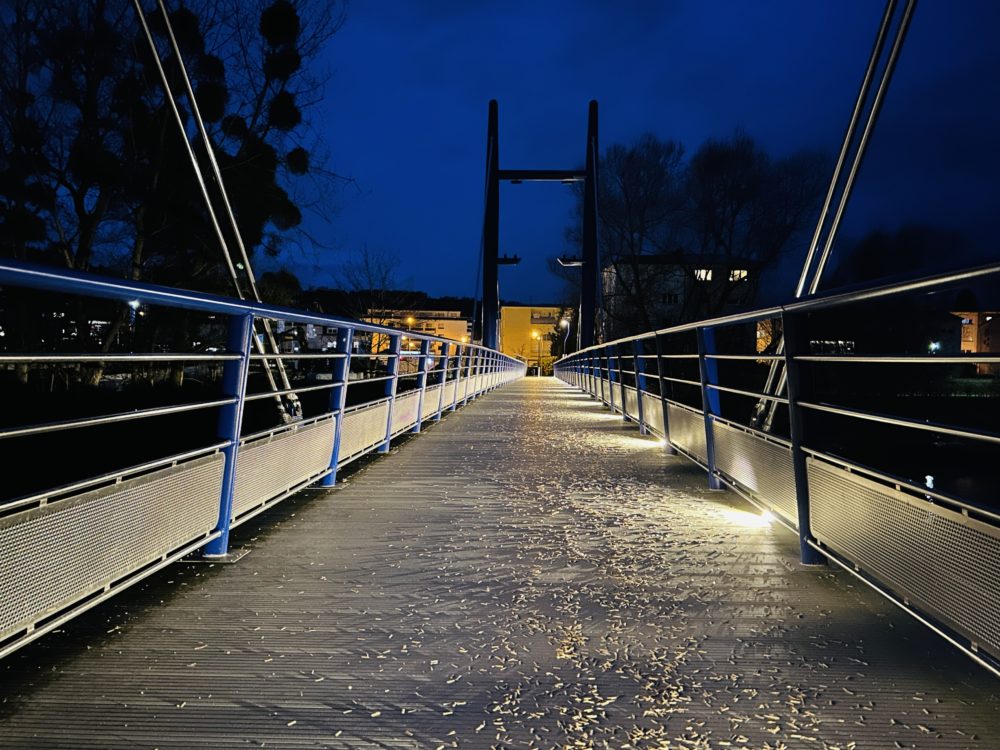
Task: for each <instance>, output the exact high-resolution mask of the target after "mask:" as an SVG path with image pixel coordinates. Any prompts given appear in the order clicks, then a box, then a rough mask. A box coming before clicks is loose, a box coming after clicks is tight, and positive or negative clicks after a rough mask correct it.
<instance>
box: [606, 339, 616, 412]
mask: <svg viewBox="0 0 1000 750" xmlns="http://www.w3.org/2000/svg"><path fill="white" fill-rule="evenodd" d="M604 364H605V365H607V368H608V405H609V406H610V407H611V413H612V414H614V413H615V368H613V367H612V366H611V346H610V345H608V346H605V347H604Z"/></svg>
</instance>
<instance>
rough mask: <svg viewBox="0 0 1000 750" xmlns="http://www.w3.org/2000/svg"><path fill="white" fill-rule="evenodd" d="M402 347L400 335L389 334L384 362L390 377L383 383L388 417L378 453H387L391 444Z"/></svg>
mask: <svg viewBox="0 0 1000 750" xmlns="http://www.w3.org/2000/svg"><path fill="white" fill-rule="evenodd" d="M402 345H403V336H402V334H399V333H393V334H389V358H388V360H387V361H386V370H387V372H386V374H387V375H390V376H391V377H390V378H389V379H388V380H386V381H385V395H386V396H388V397H389V415H388V417H387V418H386V420H385V442H383V443H382V444H381V445H380V446H379V447H378V452H379V453H388V452H389V443H390V442H392V413H393V411H395V406H396V386H397V385H398V384H399V360H400V359H401V357H400V352H401V351H402Z"/></svg>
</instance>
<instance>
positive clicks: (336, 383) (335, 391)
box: [320, 326, 354, 487]
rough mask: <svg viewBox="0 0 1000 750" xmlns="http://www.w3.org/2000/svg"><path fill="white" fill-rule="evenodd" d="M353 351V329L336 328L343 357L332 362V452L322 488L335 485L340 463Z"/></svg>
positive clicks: (339, 349)
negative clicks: (328, 469) (341, 439)
mask: <svg viewBox="0 0 1000 750" xmlns="http://www.w3.org/2000/svg"><path fill="white" fill-rule="evenodd" d="M353 350H354V329H353V328H351V327H349V326H337V348H336V353H337V354H341V355H343V356H341V357H338V358H337V359H335V360H333V388H331V389H330V411H332V412H334V413H335V415H336V416H335V417H334V423H333V452H332V453H331V454H330V473H329V474H327V475H326V476H325V477H323V480H322V481H321V482H320V486H322V487H333V486H334V485H335V484H336V483H337V464H338V463H339V462H340V436H341V433H342V430H343V426H344V407H345V406H346V404H347V387H348V380H350V377H351V352H352V351H353Z"/></svg>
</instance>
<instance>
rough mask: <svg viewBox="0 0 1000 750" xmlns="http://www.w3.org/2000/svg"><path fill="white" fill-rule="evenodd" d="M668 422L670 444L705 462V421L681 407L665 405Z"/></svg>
mask: <svg viewBox="0 0 1000 750" xmlns="http://www.w3.org/2000/svg"><path fill="white" fill-rule="evenodd" d="M667 420H668V421H669V422H670V442H671V443H673V444H674V445H676V446H677V447H678V448H681V449H683V450H685V451H687V452H688V453H690V454H691V455H692V456H694V457H695V458H697V459H699V460H701V461H707V460H708V459H707V455H708V451H707V449H706V448H705V420H704V418H703V417H702V416H701V414H695V413H694V412H693V411H690V410H689V409H685V408H684V407H683V406H677V405H676V404H667Z"/></svg>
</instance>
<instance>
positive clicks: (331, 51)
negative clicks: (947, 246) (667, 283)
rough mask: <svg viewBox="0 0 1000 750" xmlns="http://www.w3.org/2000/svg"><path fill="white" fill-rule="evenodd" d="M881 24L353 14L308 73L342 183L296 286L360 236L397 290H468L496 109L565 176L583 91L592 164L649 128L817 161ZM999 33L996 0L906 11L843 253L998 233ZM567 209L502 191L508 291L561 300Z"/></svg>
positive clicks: (356, 8) (691, 144)
mask: <svg viewBox="0 0 1000 750" xmlns="http://www.w3.org/2000/svg"><path fill="white" fill-rule="evenodd" d="M881 12H882V3H881V2H879V1H878V0H837V1H836V2H833V1H832V0H831V1H829V2H819V1H816V2H801V1H800V0H794V1H791V0H788V1H784V0H783V1H778V0H770V1H765V0H755V1H754V2H749V1H748V2H731V1H730V2H723V1H717V2H699V1H698V0H679V1H676V2H622V3H617V2H616V3H608V2H596V1H591V2H585V1H584V0H576V1H575V2H571V1H569V0H567V1H564V2H544V3H539V2H532V1H527V0H508V1H507V2H503V3H489V4H487V3H484V2H459V1H456V0H448V1H446V0H438V1H437V2H412V1H408V0H380V1H379V2H373V1H372V0H367V1H366V0H355V2H353V3H352V5H351V6H350V8H349V15H348V19H347V23H346V25H345V26H344V28H343V29H342V30H341V31H340V32H339V33H338V34H337V35H336V36H335V37H334V38H333V40H332V41H331V43H330V46H329V48H328V50H327V51H326V53H325V54H324V56H323V58H322V59H321V60H320V61H319V67H320V69H321V72H322V71H326V72H328V74H329V80H328V83H327V86H326V89H325V92H324V99H323V101H322V103H321V104H320V105H319V108H318V110H317V111H315V112H314V113H313V116H314V121H315V122H316V124H317V126H318V127H319V128H321V129H323V131H324V139H325V141H326V144H327V147H328V148H329V151H330V161H329V165H328V166H329V167H330V168H331V169H333V170H334V171H336V172H338V173H340V174H342V175H346V176H349V177H352V178H354V180H355V181H356V187H355V186H346V187H344V188H342V189H341V190H340V191H339V193H338V194H337V196H336V206H335V207H334V210H333V211H332V212H331V214H330V216H329V217H328V219H327V220H325V221H324V220H321V219H319V218H318V217H309V218H308V219H307V228H308V230H309V231H310V232H311V233H312V234H314V235H315V236H316V237H318V238H320V239H321V240H322V241H323V242H324V243H326V244H329V245H331V246H332V247H333V248H334V249H333V250H316V251H311V252H310V251H301V252H296V253H295V254H294V255H289V256H287V257H286V258H284V259H283V260H284V262H285V263H287V264H288V265H289V266H291V267H293V268H294V269H295V270H296V271H297V272H298V273H299V275H300V276H301V277H302V278H303V281H304V282H305V283H306V284H307V285H310V286H311V285H336V284H337V281H338V280H337V271H336V269H337V264H338V263H339V262H342V261H343V259H344V258H346V257H347V255H348V254H349V252H350V250H351V249H353V248H356V247H358V246H360V245H363V244H367V245H368V246H370V247H373V248H380V249H383V250H388V251H391V252H396V253H398V254H399V256H400V258H401V260H402V264H401V268H400V272H399V277H400V281H401V282H403V283H404V284H405V285H406V286H409V287H412V288H418V289H423V290H426V291H428V292H430V293H433V294H460V295H467V294H472V293H473V292H474V290H475V289H474V287H475V277H476V269H477V261H478V253H479V242H480V233H481V224H482V211H483V178H484V155H485V137H486V107H487V101H488V100H489V99H491V98H496V99H498V100H499V102H500V136H501V140H500V162H501V166H502V167H530V168H541V167H558V168H563V167H577V166H581V165H582V161H583V145H584V135H585V129H586V107H587V102H588V100H589V99H592V98H593V99H597V100H598V101H599V102H600V107H601V112H600V117H601V122H600V139H601V144H602V150H603V147H606V146H607V145H609V144H611V143H613V142H628V141H631V140H632V139H634V138H636V137H637V136H639V135H640V134H642V133H644V132H647V131H649V132H654V133H656V134H658V135H660V136H663V137H669V138H674V139H678V140H680V141H681V142H683V143H684V145H685V147H686V149H687V150H688V152H689V153H691V152H693V151H694V150H695V149H696V148H697V147H698V145H699V144H700V143H701V142H702V141H704V140H705V139H706V138H709V137H718V136H727V135H729V134H731V133H732V132H733V131H734V130H735V129H736V128H742V129H743V130H745V131H746V132H747V133H749V134H750V135H751V136H753V137H755V138H756V139H758V140H759V141H760V142H761V143H762V144H763V145H764V146H765V147H766V148H767V149H768V150H769V151H771V152H772V153H773V154H775V155H781V154H785V153H788V152H792V151H795V150H798V149H801V148H809V149H822V150H825V151H827V152H828V153H829V154H830V155H831V163H832V157H833V155H834V154H835V153H836V150H837V148H838V147H839V145H840V139H841V137H842V134H843V130H844V127H845V126H846V123H847V119H848V116H849V113H850V108H851V106H852V105H853V101H854V97H855V95H856V92H857V87H858V85H859V83H860V79H861V75H862V72H863V69H864V65H865V62H866V58H867V55H868V52H869V50H870V46H871V42H872V39H873V37H874V33H875V29H876V27H877V24H878V20H879V18H880V15H881ZM998 22H1000V3H995V2H985V1H980V2H972V1H963V2H959V3H953V2H946V1H945V0H923V1H922V2H921V4H920V5H919V7H918V8H917V13H916V16H915V20H914V23H913V26H912V27H911V30H910V35H909V37H908V39H907V44H906V47H905V48H904V50H903V54H902V58H901V61H900V65H899V68H898V70H897V74H896V78H895V80H894V84H893V88H892V89H891V91H890V94H889V97H888V100H887V102H886V106H885V109H884V112H883V117H882V119H881V120H880V122H879V126H878V129H877V131H876V136H875V138H874V140H873V143H872V146H871V150H870V155H869V158H868V161H867V162H866V164H865V167H864V169H863V170H862V174H861V177H860V181H859V184H858V187H857V190H856V194H855V198H854V200H852V203H851V210H850V211H849V215H848V219H847V221H846V224H845V227H844V232H843V234H844V235H845V239H849V238H852V237H858V236H861V235H863V234H864V233H865V232H866V231H868V230H869V229H871V228H874V227H876V226H881V227H886V228H890V229H892V228H896V227H898V226H899V225H900V224H903V223H906V222H908V221H917V220H919V221H922V222H925V223H932V224H935V225H941V226H944V227H950V228H958V229H962V230H964V231H966V232H967V233H968V234H969V235H970V236H972V237H973V239H975V240H977V241H978V242H979V243H980V245H981V246H985V245H986V244H988V240H987V238H989V237H993V236H996V234H997V230H998V229H1000V226H998V221H997V219H996V210H995V208H996V206H997V199H998V197H1000V195H998V194H1000V191H998V189H997V182H998V175H1000V158H998V154H997V148H996V133H997V132H998V127H997V126H998V124H1000V105H998V104H997V96H996V94H997V90H998V87H997V77H998V72H1000V45H997V44H995V43H994V38H993V31H994V30H995V29H996V28H997V25H998ZM571 209H572V200H571V198H570V193H569V189H568V188H566V187H564V186H561V185H556V184H545V185H531V184H528V185H520V186H507V185H505V186H504V187H503V188H502V193H501V252H516V253H518V254H520V255H521V256H523V257H524V258H525V260H524V262H522V264H521V265H520V266H519V267H516V268H508V269H501V279H500V283H501V294H502V296H503V297H504V298H508V299H510V298H516V299H519V300H522V301H525V302H532V301H534V302H542V301H548V300H555V299H556V298H557V297H558V292H559V290H560V288H561V284H560V282H559V281H558V280H557V279H555V278H554V277H553V276H551V275H550V274H549V273H548V272H547V270H546V266H545V258H546V257H548V256H551V255H556V254H560V253H562V252H565V251H569V250H571V248H568V247H567V245H566V241H565V240H564V238H563V233H564V229H565V227H566V225H567V223H568V221H569V220H570V213H571ZM992 249H993V248H992V246H990V247H989V248H988V250H989V251H992ZM802 254H804V248H803V249H801V250H799V251H798V252H797V254H796V257H795V258H794V259H791V258H790V259H789V263H788V264H787V265H788V270H789V271H791V270H793V266H797V265H798V264H799V263H800V262H801V260H800V259H799V258H800V257H801V255H802ZM787 283H788V282H787V281H780V289H782V290H783V289H784V288H785V285H786V284H787ZM776 284H777V282H775V281H772V284H771V287H772V292H773V290H774V289H776V288H779V287H778V286H777V285H776Z"/></svg>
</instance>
